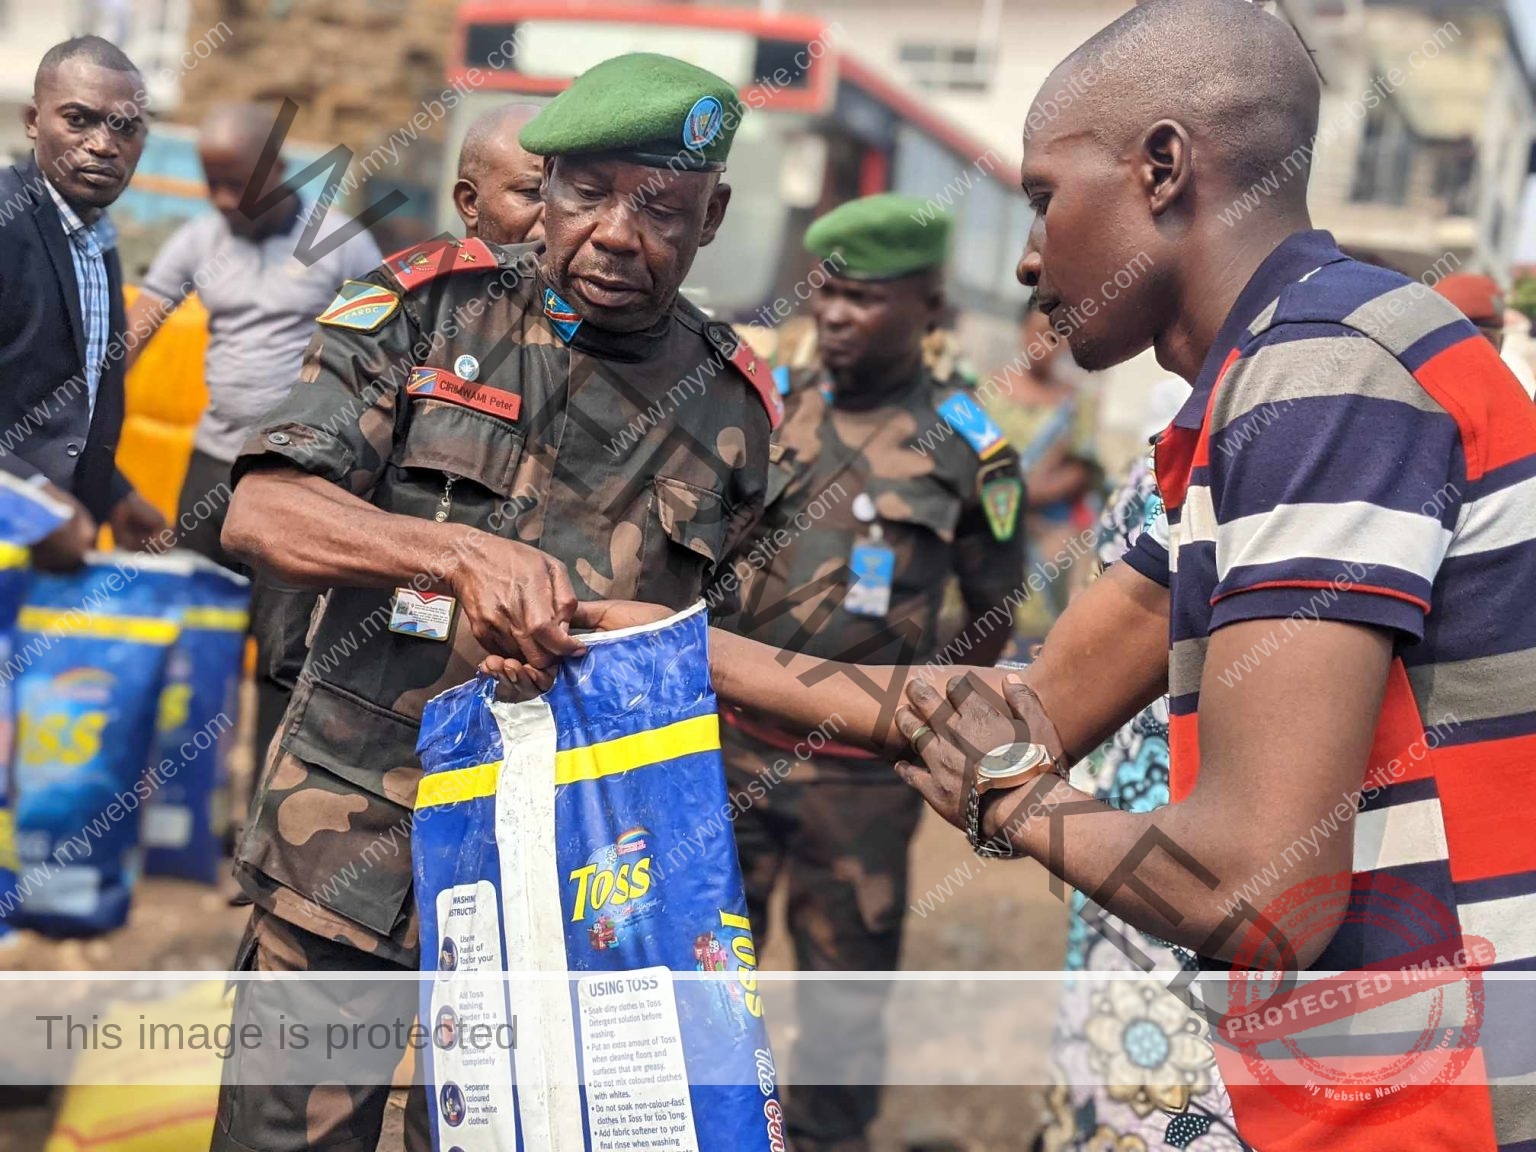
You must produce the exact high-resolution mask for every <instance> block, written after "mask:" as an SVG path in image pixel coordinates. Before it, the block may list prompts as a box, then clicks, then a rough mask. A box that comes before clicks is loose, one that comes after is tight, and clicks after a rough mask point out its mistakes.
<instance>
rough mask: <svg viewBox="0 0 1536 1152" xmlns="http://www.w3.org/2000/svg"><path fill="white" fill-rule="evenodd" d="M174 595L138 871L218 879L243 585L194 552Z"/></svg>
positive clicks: (241, 643) (246, 585)
mask: <svg viewBox="0 0 1536 1152" xmlns="http://www.w3.org/2000/svg"><path fill="white" fill-rule="evenodd" d="M186 560H187V562H188V564H189V565H190V566H191V568H190V571H189V572H188V573H187V575H186V577H185V579H184V581H183V584H182V589H181V593H180V595H179V597H178V600H179V608H178V611H177V623H178V624H179V625H180V630H179V632H178V633H177V636H176V643H175V644H174V645H173V646H172V648H171V652H170V656H169V658H168V660H167V662H166V671H165V687H164V688H163V689H162V690H161V692H160V708H159V716H158V719H157V721H156V725H155V747H154V751H153V754H152V755H151V757H150V762H149V772H150V778H151V779H156V780H158V784H157V786H156V787H155V788H154V789H153V790H152V791H151V792H150V794H149V797H148V799H146V800H145V802H144V826H143V837H144V849H145V852H144V871H145V873H146V874H147V875H150V876H179V877H181V878H182V879H185V880H197V881H201V882H202V883H204V884H214V883H217V882H218V878H219V865H220V863H221V862H222V858H223V850H224V845H223V833H224V824H225V821H226V820H227V819H228V795H227V793H228V786H229V757H230V754H231V753H232V752H233V750H234V746H235V740H236V727H237V724H238V721H239V708H240V675H241V670H242V667H243V661H244V658H245V634H246V625H247V624H248V623H249V621H250V601H251V590H250V581H249V580H247V579H245V577H243V576H237V575H236V574H235V573H233V572H231V571H229V570H228V569H226V568H221V567H219V566H218V565H217V564H215V563H213V562H212V561H211V560H205V559H203V557H201V556H196V555H188V556H187V557H186Z"/></svg>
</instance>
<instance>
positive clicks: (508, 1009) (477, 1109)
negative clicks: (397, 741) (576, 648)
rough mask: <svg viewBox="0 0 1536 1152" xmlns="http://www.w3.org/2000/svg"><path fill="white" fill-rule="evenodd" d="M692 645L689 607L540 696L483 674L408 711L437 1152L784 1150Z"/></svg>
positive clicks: (695, 636)
mask: <svg viewBox="0 0 1536 1152" xmlns="http://www.w3.org/2000/svg"><path fill="white" fill-rule="evenodd" d="M707 635H708V629H707V620H706V617H705V614H704V612H703V610H702V605H700V606H697V607H695V608H694V609H692V610H690V611H689V612H685V613H682V614H680V615H678V616H674V617H672V618H671V619H670V620H666V621H663V622H662V623H660V624H657V625H653V626H649V627H646V628H637V629H629V630H626V631H623V632H613V633H609V634H606V635H602V636H592V637H587V638H586V642H587V645H588V654H587V655H586V656H585V657H583V658H582V659H580V660H573V661H568V662H567V663H565V664H564V665H563V666H562V667H561V671H560V673H559V676H558V678H557V680H556V682H555V685H554V687H553V688H552V689H551V690H550V691H549V692H548V693H547V694H546V695H544V696H542V697H540V698H538V699H537V700H533V701H528V702H524V703H502V702H498V701H497V700H496V686H495V683H494V682H493V681H491V680H490V679H488V678H486V677H480V678H478V679H476V680H472V681H470V682H469V683H467V684H464V685H461V686H460V687H458V688H454V689H452V690H450V691H448V692H445V693H443V694H442V695H440V696H438V697H436V698H435V699H434V700H432V701H431V702H429V703H428V705H427V707H426V711H425V714H424V716H423V718H422V729H421V738H420V743H419V745H418V751H419V752H420V754H421V758H422V765H423V768H424V775H423V777H422V780H421V785H420V788H419V791H418V793H417V802H416V812H415V821H414V827H413V833H412V851H413V855H414V865H415V879H416V899H417V907H418V910H419V912H420V916H421V955H422V967H423V970H424V971H427V972H431V973H433V978H432V979H431V980H424V981H423V982H422V994H421V1007H420V1012H421V1019H422V1022H423V1024H425V1025H427V1026H428V1027H429V1029H430V1032H431V1036H432V1043H431V1044H430V1045H429V1046H428V1047H427V1049H426V1052H427V1054H428V1057H429V1065H428V1069H427V1071H428V1077H429V1080H428V1082H429V1084H430V1092H429V1100H430V1101H431V1110H432V1127H433V1137H434V1140H435V1141H436V1146H437V1148H438V1149H439V1150H440V1152H448V1150H449V1149H460V1150H462V1152H485V1150H489V1149H498V1150H505V1152H514V1150H515V1149H520V1148H538V1149H540V1150H542V1152H589V1150H596V1149H600V1148H626V1149H629V1150H630V1152H663V1150H665V1152H717V1150H719V1149H731V1150H732V1152H783V1149H784V1147H785V1142H784V1135H783V1114H782V1111H781V1109H780V1105H779V1100H778V1094H777V1087H776V1084H775V1078H774V1067H773V1057H772V1055H771V1054H770V1052H769V1048H768V1039H767V1032H766V1029H765V1027H764V1024H763V1019H762V1012H763V1006H762V998H761V994H760V992H759V991H758V986H757V977H756V965H757V958H756V953H755V951H754V948H753V942H752V932H751V928H750V926H749V925H748V922H747V914H746V912H747V909H746V898H745V895H744V891H743V888H742V882H741V872H740V868H739V866H738V864H737V859H736V845H735V843H734V840H733V838H732V836H731V834H730V831H729V825H728V824H727V825H726V827H725V828H723V829H721V828H720V827H719V821H718V819H717V818H718V815H719V813H720V812H721V811H722V809H723V808H724V807H726V805H727V802H728V801H727V794H726V786H725V777H724V772H723V769H722V766H721V760H720V736H719V718H718V715H717V712H716V702H715V695H714V691H713V689H712V688H711V687H710V682H709V666H708V659H707V649H706V642H707ZM712 817H713V818H716V819H715V820H714V823H713V824H712V823H711V819H712ZM702 828H711V829H712V830H713V831H712V834H709V835H703V836H701V835H698V833H699V831H700V829H702ZM503 972H508V973H512V974H513V975H511V976H509V977H505V978H503V977H502V976H500V975H499V974H500V973H503ZM528 973H534V974H536V976H537V974H545V978H543V979H539V978H536V977H535V978H528V977H527V976H526V975H525V976H521V977H520V976H519V975H517V974H528ZM583 973H592V974H593V975H591V976H585V975H581V974H583ZM673 973H690V974H699V976H703V977H705V978H698V976H696V978H694V979H677V978H674V976H673ZM478 974H489V978H488V979H485V978H480V979H476V977H477V975H478ZM567 974H569V975H567ZM707 974H718V975H717V976H714V977H709V976H708V975H707ZM509 1027H512V1028H514V1029H515V1031H514V1032H513V1033H512V1034H511V1038H512V1039H513V1043H512V1044H510V1045H509V1044H507V1043H505V1042H503V1038H504V1037H506V1036H507V1035H508V1028H509ZM477 1037H478V1039H476V1038H477ZM514 1086H515V1090H514Z"/></svg>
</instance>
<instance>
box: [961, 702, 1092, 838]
mask: <svg viewBox="0 0 1536 1152" xmlns="http://www.w3.org/2000/svg"><path fill="white" fill-rule="evenodd" d="M1024 693H1025V697H1026V701H1027V704H1026V709H1027V711H1028V712H1029V713H1030V714H1029V715H1020V716H1019V717H1018V719H1020V720H1023V721H1024V723H1025V726H1026V728H1027V729H1028V732H1029V734H1030V735H1033V734H1034V733H1036V732H1039V733H1040V734H1041V735H1042V736H1043V737H1044V738H1045V741H1046V742H1045V743H1043V744H1037V743H1034V742H1032V741H1022V742H1017V743H1012V744H1002V745H999V746H998V747H996V748H994V749H992V751H990V752H988V753H987V754H986V755H985V756H983V757H982V758H981V762H980V763H979V764H977V766H976V779H975V780H974V781H973V782H972V784H971V792H970V795H969V796H968V797H967V799H966V806H965V837H966V839H967V840H968V841H970V845H971V851H973V852H975V853H976V855H978V856H981V857H984V858H986V859H993V860H1009V859H1012V858H1014V857H1015V856H1018V855H1020V853H1018V852H1015V851H1014V848H1013V841H1012V840H1011V839H1010V838H1009V836H1008V835H1007V833H1006V831H1004V832H1002V833H1000V834H999V835H997V836H994V837H993V838H992V839H990V840H983V839H982V833H981V799H982V797H983V796H985V795H987V794H988V793H990V792H1000V791H1006V790H1009V789H1013V788H1018V787H1020V786H1021V785H1024V784H1028V783H1029V782H1030V781H1031V780H1035V779H1037V778H1038V777H1040V776H1043V775H1045V774H1046V773H1047V772H1053V773H1055V774H1056V775H1058V776H1060V777H1061V778H1062V779H1063V780H1065V779H1066V778H1067V771H1068V769H1069V767H1070V764H1069V763H1068V760H1067V757H1066V755H1065V754H1064V753H1063V752H1062V748H1061V737H1060V736H1059V735H1058V734H1057V732H1056V725H1055V724H1053V723H1051V719H1050V717H1049V716H1047V715H1046V714H1045V708H1044V706H1043V705H1042V704H1041V703H1040V697H1038V696H1036V695H1035V693H1034V692H1033V691H1032V690H1030V688H1029V687H1028V686H1026V687H1025V688H1024Z"/></svg>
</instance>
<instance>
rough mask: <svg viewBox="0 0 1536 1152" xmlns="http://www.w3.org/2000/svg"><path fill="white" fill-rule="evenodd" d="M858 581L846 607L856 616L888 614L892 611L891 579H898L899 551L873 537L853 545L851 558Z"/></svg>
mask: <svg viewBox="0 0 1536 1152" xmlns="http://www.w3.org/2000/svg"><path fill="white" fill-rule="evenodd" d="M848 563H849V566H850V567H852V568H853V574H854V577H855V578H856V582H855V583H854V585H853V587H851V588H849V589H848V598H847V599H846V600H844V601H843V607H844V608H845V609H847V610H848V611H849V612H851V613H852V614H853V615H855V616H884V615H885V614H886V613H887V612H889V611H890V610H891V581H893V580H894V579H895V578H896V553H895V552H893V551H891V549H890V547H889V546H887V545H885V544H880V543H877V542H875V541H872V540H865V541H863V542H861V543H859V544H855V545H854V546H853V555H852V556H850V557H849V558H848Z"/></svg>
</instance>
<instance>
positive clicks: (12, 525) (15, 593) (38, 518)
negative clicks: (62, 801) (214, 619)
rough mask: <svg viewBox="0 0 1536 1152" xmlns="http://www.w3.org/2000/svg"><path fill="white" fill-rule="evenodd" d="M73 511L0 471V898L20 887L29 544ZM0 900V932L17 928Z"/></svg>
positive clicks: (30, 572)
mask: <svg viewBox="0 0 1536 1152" xmlns="http://www.w3.org/2000/svg"><path fill="white" fill-rule="evenodd" d="M73 514H74V513H73V510H72V509H71V508H70V507H69V505H67V504H63V503H61V502H59V501H57V500H54V499H53V498H52V497H50V496H48V495H46V494H45V493H44V492H43V490H42V489H41V488H39V487H37V486H36V485H34V484H28V483H27V482H26V481H24V480H18V479H17V478H16V477H14V476H12V475H11V474H10V473H8V472H0V900H3V898H4V895H5V894H9V893H13V892H14V891H15V887H16V868H17V864H18V861H17V859H16V825H15V821H14V819H13V813H12V812H11V790H12V789H11V784H12V780H11V776H12V770H11V752H12V740H13V736H14V734H15V731H16V708H15V694H14V691H13V686H12V681H13V680H14V679H15V676H16V671H17V669H16V666H15V664H13V663H12V655H13V652H14V647H13V635H12V633H13V630H14V628H15V626H16V614H17V613H18V612H20V611H21V604H22V601H23V600H24V599H25V598H26V595H27V589H28V588H29V587H30V586H31V583H32V569H31V567H30V560H31V557H30V555H29V554H28V551H27V549H28V548H29V547H30V546H31V545H33V544H36V543H37V542H38V541H39V540H41V539H43V537H45V536H47V535H49V534H50V533H51V532H53V530H54V529H55V528H57V527H59V526H60V525H61V524H65V523H67V522H68V521H69V519H70V517H71V516H72V515H73ZM9 910H10V908H9V905H4V904H0V937H3V936H6V935H8V934H9V933H10V932H11V931H12V930H13V929H12V928H11V926H10V923H9V921H8V920H6V918H5V917H6V912H7V911H9Z"/></svg>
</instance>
